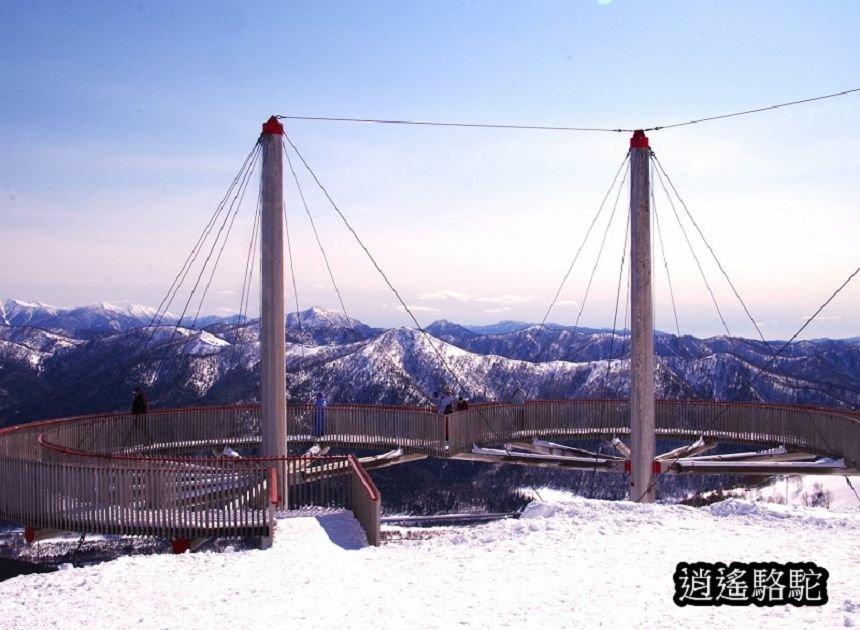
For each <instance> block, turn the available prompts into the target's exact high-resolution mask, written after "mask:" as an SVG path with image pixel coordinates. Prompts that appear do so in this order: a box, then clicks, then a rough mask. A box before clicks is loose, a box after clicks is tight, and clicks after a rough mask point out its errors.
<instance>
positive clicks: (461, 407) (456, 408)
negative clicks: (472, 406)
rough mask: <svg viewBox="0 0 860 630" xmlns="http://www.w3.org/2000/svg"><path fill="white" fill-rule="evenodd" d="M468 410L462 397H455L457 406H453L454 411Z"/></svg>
mask: <svg viewBox="0 0 860 630" xmlns="http://www.w3.org/2000/svg"><path fill="white" fill-rule="evenodd" d="M468 408H469V403H467V402H466V399H465V398H463V397H462V396H458V397H457V404H456V405H455V406H454V411H466V410H467V409H468Z"/></svg>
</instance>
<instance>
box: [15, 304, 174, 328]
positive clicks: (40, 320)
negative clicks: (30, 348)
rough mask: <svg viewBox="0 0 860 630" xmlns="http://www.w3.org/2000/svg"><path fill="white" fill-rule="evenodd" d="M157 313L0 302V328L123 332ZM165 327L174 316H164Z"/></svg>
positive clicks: (133, 308)
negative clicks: (27, 327)
mask: <svg viewBox="0 0 860 630" xmlns="http://www.w3.org/2000/svg"><path fill="white" fill-rule="evenodd" d="M155 314H156V309H154V308H151V307H148V306H141V305H139V304H123V305H117V304H109V303H107V302H101V303H99V304H90V305H89V306H77V307H73V308H61V307H57V306H50V305H48V304H41V303H39V302H22V301H20V300H11V299H7V300H3V301H2V303H0V324H5V325H7V326H35V327H39V328H47V329H50V330H61V331H66V332H71V333H87V332H90V333H91V332H97V333H101V332H109V333H110V332H122V331H127V330H131V329H132V328H140V327H141V326H145V325H147V324H149V323H150V321H151V320H152V318H153V317H154V316H155ZM163 319H164V323H165V324H173V323H175V322H176V319H177V318H176V316H174V315H172V314H170V313H167V314H166V315H165V316H164V318H163Z"/></svg>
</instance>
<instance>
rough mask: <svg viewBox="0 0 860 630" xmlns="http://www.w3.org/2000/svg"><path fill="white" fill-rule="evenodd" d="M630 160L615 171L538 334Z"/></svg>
mask: <svg viewBox="0 0 860 630" xmlns="http://www.w3.org/2000/svg"><path fill="white" fill-rule="evenodd" d="M629 159H630V154H629V153H627V154H625V156H624V159H623V160H621V164H619V165H618V170H616V171H615V177H613V178H612V183H611V184H610V185H609V188H608V189H607V191H606V194H605V195H603V200H602V201H601V202H600V206H598V208H597V213H596V214H595V215H594V218H593V219H592V220H591V224H590V225H589V226H588V229H587V230H586V232H585V236H584V237H583V239H582V242H581V243H580V244H579V248H577V250H576V254H574V256H573V260H572V261H571V262H570V266H569V267H568V268H567V272H566V273H565V274H564V277H563V278H562V280H561V284H559V285H558V289H557V290H556V292H555V295H554V296H553V298H552V301H551V302H550V304H549V307H548V308H547V309H546V313H544V316H543V319H542V320H541V322H540V328H539V329H538V332H539V333H540V331H541V330H543V327H544V325H545V324H546V320H547V319H548V318H549V314H550V313H551V312H552V309H553V308H554V307H555V305H556V303H557V302H558V298H559V296H560V295H561V292H562V291H563V290H564V285H565V284H567V280H568V278H570V274H571V273H572V272H573V267H574V266H575V265H576V261H577V260H579V255H580V254H581V253H582V250H583V248H584V247H585V244H586V243H587V242H588V237H589V236H590V235H591V231H592V230H593V229H594V226H595V224H596V223H597V220H598V219H599V218H600V215H601V214H602V213H603V208H604V206H605V205H606V200H607V199H609V195H610V194H611V193H612V190H613V189H614V188H615V182H617V181H618V176H619V175H620V174H621V170H622V169H623V168H624V166H625V164H627V160H629Z"/></svg>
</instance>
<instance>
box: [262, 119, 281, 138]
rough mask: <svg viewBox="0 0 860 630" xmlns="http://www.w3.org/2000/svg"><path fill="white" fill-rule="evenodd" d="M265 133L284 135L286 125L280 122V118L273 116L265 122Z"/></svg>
mask: <svg viewBox="0 0 860 630" xmlns="http://www.w3.org/2000/svg"><path fill="white" fill-rule="evenodd" d="M263 133H272V134H277V135H279V136H282V135H284V126H283V125H282V124H281V123H280V122H278V119H277V118H275V117H274V116H272V117H271V118H269V120H267V121H266V122H264V123H263Z"/></svg>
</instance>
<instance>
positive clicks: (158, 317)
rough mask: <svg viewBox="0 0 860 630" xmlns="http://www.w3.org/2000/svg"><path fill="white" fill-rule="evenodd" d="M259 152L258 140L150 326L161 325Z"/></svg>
mask: <svg viewBox="0 0 860 630" xmlns="http://www.w3.org/2000/svg"><path fill="white" fill-rule="evenodd" d="M259 150H260V143H259V140H258V141H257V142H256V143H255V144H254V147H253V148H252V149H251V151H250V152H249V153H248V155H247V157H246V158H245V161H244V162H243V163H242V166H241V168H240V169H239V172H238V173H236V176H235V177H234V178H233V181H232V182H231V183H230V186H229V187H228V188H227V192H226V193H225V194H224V197H223V198H222V199H221V201H220V202H219V203H218V206H217V208H216V210H215V213H214V214H213V215H212V216H211V217H210V218H209V222H208V223H207V224H206V227H204V228H203V231H202V232H201V234H200V236H199V237H198V239H197V242H196V243H195V244H194V247H192V248H191V251H190V252H189V254H188V256H187V257H186V258H185V262H184V263H183V264H182V267H181V268H180V270H179V272H178V273H177V274H176V277H175V278H174V279H173V282H172V283H171V285H170V288H169V289H168V290H167V294H166V295H165V296H164V298H163V299H162V300H161V303H160V304H159V305H158V309H157V310H156V314H155V315H154V316H153V318H152V320H151V321H150V323H149V325H150V326H160V325H161V321H162V320H163V318H164V315H165V314H166V313H167V310H168V309H169V308H170V304H171V303H172V302H173V300H174V298H175V297H176V293H177V291H178V290H179V287H180V286H181V285H182V283H183V282H184V281H185V278H186V276H187V275H188V272H189V271H190V269H191V266H192V265H193V264H194V262H195V261H196V260H197V256H198V254H199V253H200V249H201V248H202V246H203V243H204V242H205V240H206V239H207V238H208V237H209V234H210V233H211V231H212V228H213V226H214V225H215V222H216V221H217V219H218V216H219V215H220V214H221V213H222V212H223V211H224V207H225V205H226V203H227V200H228V199H229V198H230V195H231V194H232V192H233V189H234V188H235V187H236V186H237V185H238V183H239V182H240V181H241V179H242V177H243V176H244V173H245V171H246V169H247V168H248V166H249V163H250V162H251V160H252V159H254V155H255V154H256V153H257V152H258V151H259ZM171 294H172V295H171ZM162 308H164V312H162Z"/></svg>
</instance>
